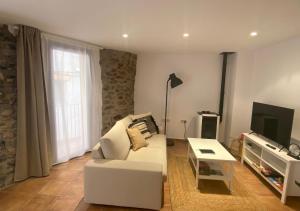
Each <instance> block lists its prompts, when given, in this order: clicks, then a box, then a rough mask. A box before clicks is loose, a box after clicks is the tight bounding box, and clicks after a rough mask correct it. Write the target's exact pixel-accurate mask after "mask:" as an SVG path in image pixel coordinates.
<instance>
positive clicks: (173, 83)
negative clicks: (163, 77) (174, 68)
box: [165, 73, 183, 146]
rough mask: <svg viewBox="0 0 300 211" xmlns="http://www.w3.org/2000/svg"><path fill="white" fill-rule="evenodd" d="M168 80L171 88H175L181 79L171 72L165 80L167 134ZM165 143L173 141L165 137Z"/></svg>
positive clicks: (170, 143)
mask: <svg viewBox="0 0 300 211" xmlns="http://www.w3.org/2000/svg"><path fill="white" fill-rule="evenodd" d="M169 81H171V88H172V89H173V88H175V87H177V86H179V85H180V84H182V83H183V82H182V80H181V79H180V78H177V77H176V75H175V73H172V74H170V75H169V79H168V80H167V88H166V107H165V135H167V111H168V90H169ZM167 145H168V146H173V145H174V141H173V140H168V139H167Z"/></svg>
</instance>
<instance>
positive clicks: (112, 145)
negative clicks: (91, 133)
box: [100, 121, 130, 160]
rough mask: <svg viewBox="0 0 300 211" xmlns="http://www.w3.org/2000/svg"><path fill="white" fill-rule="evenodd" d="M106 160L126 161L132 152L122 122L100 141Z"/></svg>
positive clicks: (117, 123)
mask: <svg viewBox="0 0 300 211" xmlns="http://www.w3.org/2000/svg"><path fill="white" fill-rule="evenodd" d="M100 144H101V149H102V152H103V155H104V157H105V158H106V159H113V160H125V159H126V157H127V155H128V153H129V150H130V140H129V138H128V135H127V133H126V127H125V126H124V125H123V124H122V122H119V121H118V122H116V124H115V125H114V126H113V127H112V128H111V129H110V130H109V131H108V132H107V133H106V134H105V135H104V136H103V137H101V139H100Z"/></svg>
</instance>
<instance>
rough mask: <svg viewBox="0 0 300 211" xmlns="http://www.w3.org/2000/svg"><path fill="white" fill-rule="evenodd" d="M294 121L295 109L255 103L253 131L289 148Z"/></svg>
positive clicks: (252, 121) (252, 122)
mask: <svg viewBox="0 0 300 211" xmlns="http://www.w3.org/2000/svg"><path fill="white" fill-rule="evenodd" d="M293 119H294V110H293V109H289V108H283V107H278V106H274V105H268V104H263V103H258V102H254V103H253V108H252V120H251V130H252V131H253V132H255V133H257V134H260V135H262V136H264V137H266V138H268V139H270V140H272V141H274V142H276V143H278V144H279V145H281V146H283V147H285V148H288V147H289V145H290V140H291V134H292V127H293Z"/></svg>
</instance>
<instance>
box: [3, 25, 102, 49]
mask: <svg viewBox="0 0 300 211" xmlns="http://www.w3.org/2000/svg"><path fill="white" fill-rule="evenodd" d="M8 30H9V32H10V33H11V34H13V35H14V36H16V35H17V33H18V31H19V25H17V24H8ZM41 33H42V34H45V35H46V36H52V37H57V38H61V39H66V40H69V41H70V40H71V41H74V42H78V43H82V44H84V45H90V46H92V47H97V48H99V49H104V48H103V47H102V46H100V45H97V44H94V43H90V42H86V41H82V40H77V39H74V38H70V37H66V36H62V35H57V34H53V33H51V32H46V31H41Z"/></svg>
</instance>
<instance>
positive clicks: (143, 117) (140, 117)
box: [133, 113, 159, 135]
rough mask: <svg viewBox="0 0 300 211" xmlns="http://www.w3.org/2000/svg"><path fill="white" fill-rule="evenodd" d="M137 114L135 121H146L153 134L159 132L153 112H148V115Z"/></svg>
mask: <svg viewBox="0 0 300 211" xmlns="http://www.w3.org/2000/svg"><path fill="white" fill-rule="evenodd" d="M136 116H138V117H137V118H133V122H134V123H135V122H142V121H143V122H145V123H146V125H147V128H148V130H149V132H150V133H151V134H152V135H154V134H158V133H159V129H158V126H157V124H156V122H155V120H154V118H153V116H152V115H151V113H147V115H136Z"/></svg>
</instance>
